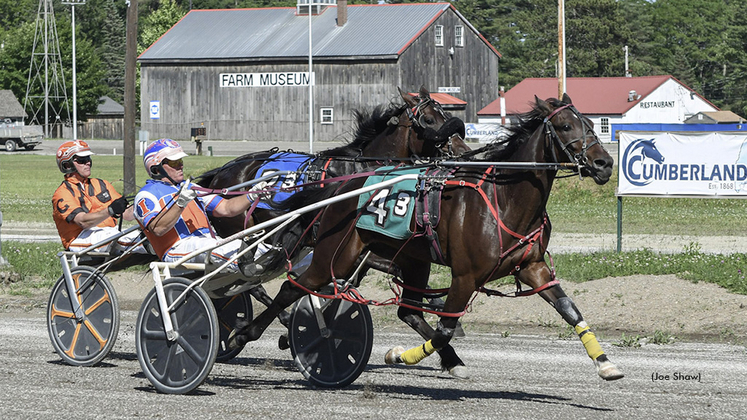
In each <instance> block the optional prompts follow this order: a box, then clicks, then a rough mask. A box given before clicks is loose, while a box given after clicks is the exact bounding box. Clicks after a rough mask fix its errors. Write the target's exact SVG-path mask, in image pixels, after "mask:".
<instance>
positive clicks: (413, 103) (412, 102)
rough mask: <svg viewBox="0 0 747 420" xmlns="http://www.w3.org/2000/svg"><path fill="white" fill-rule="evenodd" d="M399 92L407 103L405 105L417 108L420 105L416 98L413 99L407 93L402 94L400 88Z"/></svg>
mask: <svg viewBox="0 0 747 420" xmlns="http://www.w3.org/2000/svg"><path fill="white" fill-rule="evenodd" d="M397 90H399V96H401V97H402V100H403V101H405V103H406V104H407V105H409V106H417V105H418V101H416V100H415V98H413V97H412V95H410V94H409V93H407V92H402V89H400V88H399V87H398V88H397Z"/></svg>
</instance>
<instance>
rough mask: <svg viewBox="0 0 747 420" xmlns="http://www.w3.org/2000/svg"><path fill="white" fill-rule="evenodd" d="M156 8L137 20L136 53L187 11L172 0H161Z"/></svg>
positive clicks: (153, 40)
mask: <svg viewBox="0 0 747 420" xmlns="http://www.w3.org/2000/svg"><path fill="white" fill-rule="evenodd" d="M159 4H160V6H159V8H158V10H156V11H155V12H153V13H151V14H150V15H148V16H147V17H145V18H144V19H140V20H139V21H138V33H139V34H138V40H139V41H138V48H137V49H138V54H141V53H142V52H143V51H145V50H146V49H147V48H148V47H150V46H151V45H152V44H153V43H154V42H156V41H157V40H158V38H160V37H161V35H163V34H165V33H166V31H168V30H169V29H171V27H172V26H174V25H175V24H176V22H178V21H179V20H180V19H181V18H183V17H184V15H186V14H187V13H186V12H185V11H184V9H182V8H181V7H180V6H178V5H177V4H176V2H175V1H174V0H161V1H160V3H159Z"/></svg>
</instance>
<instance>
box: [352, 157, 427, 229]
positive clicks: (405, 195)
mask: <svg viewBox="0 0 747 420" xmlns="http://www.w3.org/2000/svg"><path fill="white" fill-rule="evenodd" d="M386 171H392V172H390V173H385V172H386ZM377 172H382V175H372V176H369V177H368V178H367V179H366V183H365V186H369V185H373V184H376V183H379V182H382V181H386V180H389V179H392V178H396V177H398V176H400V175H405V174H421V173H423V172H425V169H424V168H412V169H395V167H393V166H387V167H382V168H379V169H378V170H377ZM417 182H418V180H417V179H406V180H404V181H401V182H398V183H396V184H393V185H390V186H387V187H383V188H381V189H377V190H373V191H371V192H367V193H365V194H361V195H360V196H359V197H358V208H359V209H361V212H362V215H361V217H359V218H358V221H357V222H356V227H358V228H360V229H365V230H369V231H373V232H377V233H381V234H383V235H386V236H389V237H391V238H394V239H407V238H409V237H410V236H412V233H413V232H412V231H411V230H410V221H411V220H412V213H413V211H414V210H415V195H416V192H415V186H416V184H417Z"/></svg>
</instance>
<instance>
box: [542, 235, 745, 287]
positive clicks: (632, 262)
mask: <svg viewBox="0 0 747 420" xmlns="http://www.w3.org/2000/svg"><path fill="white" fill-rule="evenodd" d="M553 259H554V261H555V269H556V271H557V272H558V275H559V277H561V278H562V279H564V280H570V281H574V282H584V281H589V280H594V279H599V278H604V277H622V276H630V275H634V274H648V275H663V274H675V275H677V276H678V277H680V278H683V279H685V280H690V281H692V282H696V283H697V282H700V281H704V282H709V283H715V284H718V285H719V286H721V287H723V288H725V289H726V290H728V291H730V292H732V293H738V294H742V295H747V280H745V273H746V272H747V255H746V254H730V255H721V254H704V253H702V252H700V250H699V248H698V247H697V246H691V247H689V248H688V249H686V250H685V251H684V252H682V253H680V254H659V253H656V252H653V251H650V250H645V249H644V250H638V251H630V252H623V253H619V254H618V253H616V252H611V251H609V252H595V253H591V254H578V253H574V254H556V255H554V256H553Z"/></svg>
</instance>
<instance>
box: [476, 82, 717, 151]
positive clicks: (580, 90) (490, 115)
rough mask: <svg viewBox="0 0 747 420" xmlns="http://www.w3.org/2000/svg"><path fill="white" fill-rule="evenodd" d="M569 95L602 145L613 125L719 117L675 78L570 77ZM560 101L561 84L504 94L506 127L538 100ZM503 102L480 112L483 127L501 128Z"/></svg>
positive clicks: (530, 85)
mask: <svg viewBox="0 0 747 420" xmlns="http://www.w3.org/2000/svg"><path fill="white" fill-rule="evenodd" d="M566 92H567V93H568V95H569V96H570V97H571V99H572V100H573V104H574V106H575V107H576V109H578V110H579V112H581V113H582V114H584V115H585V116H587V117H588V118H589V119H591V120H592V121H593V122H594V127H595V131H596V132H597V134H598V135H599V138H600V140H601V141H603V142H611V141H617V139H612V138H611V136H610V126H611V125H612V124H642V123H654V124H680V123H683V122H684V121H685V120H687V119H688V118H690V117H692V116H693V115H696V114H698V113H701V112H713V111H719V109H718V108H717V107H716V106H715V105H713V104H712V103H710V102H709V101H708V100H707V99H705V98H703V97H702V96H700V95H699V94H698V93H697V92H695V91H694V90H692V89H691V88H689V87H687V86H685V85H684V84H682V82H680V81H679V80H677V79H675V78H674V77H672V76H668V75H665V76H645V77H571V78H568V79H566ZM535 95H536V96H538V97H539V98H541V99H547V98H555V97H557V96H558V79H555V78H535V79H524V80H522V81H521V83H519V84H517V85H516V86H514V87H513V88H512V89H511V90H509V91H508V92H506V93H505V108H506V109H505V111H504V115H505V118H504V119H505V124H507V125H508V124H511V121H515V116H516V115H517V114H520V113H524V112H527V111H529V110H530V108H531V104H532V103H533V102H534V96H535ZM501 112H502V111H501V101H500V98H499V99H496V100H495V101H493V102H492V103H490V104H489V105H488V106H486V107H485V108H483V109H482V110H480V111H478V113H477V115H478V123H481V124H498V125H500V124H501V120H502V117H501Z"/></svg>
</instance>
